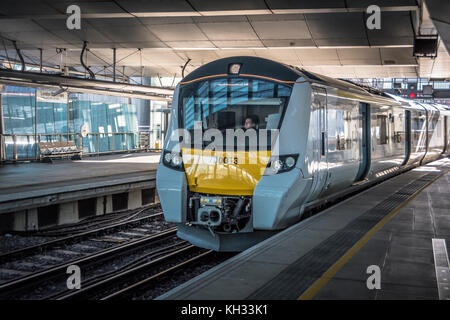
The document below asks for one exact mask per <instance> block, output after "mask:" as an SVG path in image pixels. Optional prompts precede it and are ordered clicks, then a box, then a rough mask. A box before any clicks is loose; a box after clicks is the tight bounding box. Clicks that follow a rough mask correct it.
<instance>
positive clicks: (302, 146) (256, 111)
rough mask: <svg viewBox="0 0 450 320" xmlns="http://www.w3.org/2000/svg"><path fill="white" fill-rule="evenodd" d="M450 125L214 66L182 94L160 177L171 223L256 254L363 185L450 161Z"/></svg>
mask: <svg viewBox="0 0 450 320" xmlns="http://www.w3.org/2000/svg"><path fill="white" fill-rule="evenodd" d="M449 116H450V108H448V107H447V106H443V105H439V104H429V103H419V102H416V101H414V100H407V99H404V98H402V97H399V96H395V95H391V94H388V93H385V92H383V91H380V90H377V89H374V88H370V87H368V86H364V85H360V84H357V83H353V82H351V81H347V80H340V79H335V78H331V77H326V76H322V75H319V74H315V73H312V72H309V71H306V70H304V69H300V68H297V67H293V66H289V65H285V64H282V63H279V62H276V61H272V60H268V59H263V58H259V57H247V56H236V57H228V58H223V59H219V60H216V61H212V62H210V63H207V64H205V65H203V66H201V67H199V68H197V69H196V70H194V71H193V72H191V73H190V74H188V75H187V76H186V77H184V78H183V79H182V80H181V82H180V83H179V84H178V85H177V87H176V88H175V91H174V96H173V101H172V110H171V117H170V122H169V126H168V129H167V135H166V138H165V141H164V145H163V150H162V154H161V160H160V164H159V166H158V170H157V177H156V186H157V192H158V195H159V198H160V202H161V206H162V209H163V212H164V217H165V219H166V220H167V221H169V222H173V223H176V224H177V226H178V233H177V235H178V237H180V238H182V239H185V240H187V241H189V242H190V243H192V244H194V245H195V246H198V247H202V248H207V249H212V250H215V251H242V250H245V249H247V248H249V247H250V246H252V245H254V244H256V243H258V242H260V241H262V240H264V239H266V238H268V237H270V236H271V235H273V234H275V233H277V232H279V231H280V230H283V229H285V228H287V227H289V226H291V225H293V224H295V223H298V222H299V221H300V220H302V219H303V218H304V217H305V215H307V212H308V211H309V210H310V208H314V207H315V206H320V205H321V204H323V203H325V202H326V201H327V200H328V199H330V198H332V197H333V196H335V195H337V194H339V195H342V194H345V192H346V191H347V190H351V189H352V187H353V186H355V185H358V186H359V185H365V184H369V183H372V184H373V183H374V182H377V181H380V180H381V179H386V177H389V176H391V175H394V174H396V173H398V172H402V171H403V170H407V169H409V168H412V167H415V166H419V165H423V164H425V163H427V162H430V161H434V160H437V159H439V158H441V157H446V156H448V155H449V154H450V123H449ZM262 133H264V134H262ZM225 136H226V137H225Z"/></svg>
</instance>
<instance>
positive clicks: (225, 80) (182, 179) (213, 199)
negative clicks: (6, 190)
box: [157, 57, 299, 251]
mask: <svg viewBox="0 0 450 320" xmlns="http://www.w3.org/2000/svg"><path fill="white" fill-rule="evenodd" d="M298 77H299V76H298V74H296V73H295V72H292V70H290V69H289V68H287V67H285V66H284V65H281V64H278V63H276V62H273V61H270V60H265V59H259V58H252V57H235V58H225V59H221V60H217V61H214V62H211V63H209V64H207V65H205V66H202V67H200V68H198V69H197V70H195V71H194V72H192V73H191V74H189V75H188V76H187V77H186V78H184V79H183V80H182V81H181V82H180V84H179V85H178V86H177V88H176V90H175V94H174V100H173V104H172V106H173V110H172V113H171V121H170V125H169V129H168V134H167V137H166V141H165V143H164V150H163V152H162V155H161V162H160V165H159V168H158V172H157V189H158V195H159V198H160V201H161V205H162V208H163V211H164V216H165V219H166V220H167V221H170V222H175V223H177V224H178V237H180V238H182V239H185V240H187V241H189V242H191V243H193V244H194V245H196V246H199V247H203V248H209V249H213V250H216V251H240V250H244V249H246V248H248V247H249V246H251V245H253V244H255V243H257V242H259V241H261V240H263V239H265V238H267V237H268V236H270V235H271V234H273V232H274V229H277V228H278V227H283V226H281V225H279V223H278V222H277V221H276V220H277V219H279V216H278V214H279V211H280V206H281V205H280V203H279V202H280V201H279V199H278V198H280V197H283V194H278V195H276V194H275V195H273V197H271V196H270V195H269V196H267V195H266V194H265V193H267V189H264V188H263V189H262V193H261V194H259V197H257V196H256V194H255V189H256V187H257V185H258V184H259V183H260V182H261V180H262V178H263V177H264V178H266V177H269V176H273V175H277V174H278V173H282V172H289V171H291V170H292V169H294V168H295V166H296V163H297V160H298V153H294V154H290V155H287V156H279V150H278V149H279V143H278V139H279V135H280V126H281V123H282V122H283V118H284V117H285V116H286V109H287V106H288V103H289V99H290V96H291V93H292V89H293V85H294V84H295V82H296V80H297V79H298ZM297 171H298V170H297ZM296 175H298V172H297V173H296ZM292 179H295V178H292V177H291V180H292ZM278 180H279V179H278ZM279 183H280V181H279ZM285 183H288V182H283V181H281V184H285ZM284 187H285V186H283V188H284ZM284 192H288V190H287V189H286V190H284ZM256 202H257V203H256ZM256 205H257V207H258V208H260V209H261V208H264V209H265V210H264V211H265V212H264V213H263V215H264V216H266V218H264V217H259V221H260V222H259V225H260V228H257V227H258V226H257V224H258V223H257V221H256V220H258V217H255V208H256ZM262 219H264V222H261V221H262Z"/></svg>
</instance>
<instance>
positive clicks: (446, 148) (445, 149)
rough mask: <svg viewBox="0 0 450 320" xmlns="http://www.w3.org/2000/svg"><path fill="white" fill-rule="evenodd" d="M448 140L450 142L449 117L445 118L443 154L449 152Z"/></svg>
mask: <svg viewBox="0 0 450 320" xmlns="http://www.w3.org/2000/svg"><path fill="white" fill-rule="evenodd" d="M448 140H449V136H448V116H444V144H445V145H444V151H443V152H442V153H443V154H445V153H447V152H448Z"/></svg>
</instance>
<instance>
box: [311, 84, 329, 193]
mask: <svg viewBox="0 0 450 320" xmlns="http://www.w3.org/2000/svg"><path fill="white" fill-rule="evenodd" d="M313 94H314V102H313V107H314V108H315V112H314V113H316V115H317V118H316V119H317V120H316V123H317V140H318V141H317V142H318V146H317V149H316V152H315V162H316V167H315V168H314V173H313V184H312V188H311V193H310V197H309V198H310V199H316V198H317V196H318V195H319V194H320V192H321V191H322V190H323V189H324V188H325V185H326V182H327V175H328V162H327V145H328V142H327V140H328V139H327V92H326V90H325V89H324V88H318V87H316V88H313Z"/></svg>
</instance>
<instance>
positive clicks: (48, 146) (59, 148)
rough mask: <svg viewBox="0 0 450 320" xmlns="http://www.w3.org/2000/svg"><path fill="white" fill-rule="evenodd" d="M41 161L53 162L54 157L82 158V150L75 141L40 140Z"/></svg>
mask: <svg viewBox="0 0 450 320" xmlns="http://www.w3.org/2000/svg"><path fill="white" fill-rule="evenodd" d="M38 145H39V151H40V160H41V162H52V160H51V159H52V158H62V157H71V159H72V160H81V154H82V152H81V151H80V150H78V148H77V146H76V144H75V141H61V142H59V141H57V142H39V144H38Z"/></svg>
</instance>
